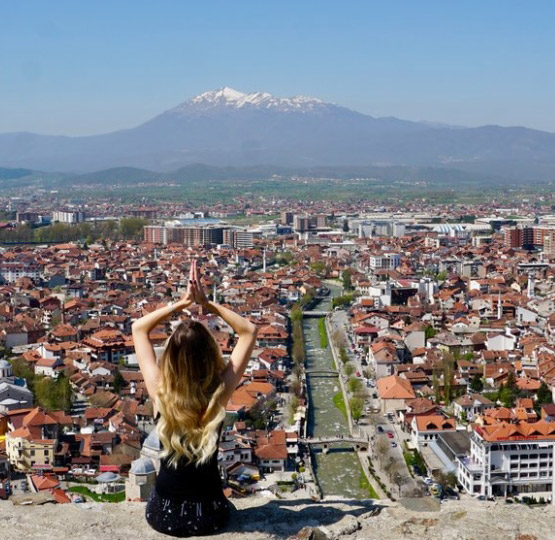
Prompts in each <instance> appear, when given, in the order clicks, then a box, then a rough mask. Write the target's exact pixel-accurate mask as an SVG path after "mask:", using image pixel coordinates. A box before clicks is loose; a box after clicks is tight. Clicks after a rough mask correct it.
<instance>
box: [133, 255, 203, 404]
mask: <svg viewBox="0 0 555 540" xmlns="http://www.w3.org/2000/svg"><path fill="white" fill-rule="evenodd" d="M192 276H193V265H191V272H190V278H191V279H189V284H188V286H187V292H186V293H185V295H184V296H183V298H181V299H180V300H178V301H177V302H175V303H173V304H168V305H167V306H164V307H161V308H158V309H156V310H154V311H153V312H151V313H149V314H148V315H145V316H144V317H141V318H140V319H137V320H136V321H135V322H134V323H133V324H132V325H131V333H132V335H133V345H134V346H135V353H136V354H137V360H138V362H139V368H140V370H141V373H142V374H143V377H144V380H145V385H146V389H147V391H148V394H149V396H150V397H151V398H152V399H154V397H155V396H156V389H157V388H158V380H159V378H160V368H159V367H158V363H157V362H156V354H155V352H154V347H153V346H152V342H151V341H150V337H149V334H150V332H151V331H152V330H153V329H154V328H155V327H156V326H157V325H158V324H159V323H160V322H162V321H163V320H165V319H167V318H168V317H169V316H170V315H171V314H172V313H173V312H174V311H178V310H182V309H185V308H188V307H189V306H190V305H191V304H192V303H193V294H192Z"/></svg>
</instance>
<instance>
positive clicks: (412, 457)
mask: <svg viewBox="0 0 555 540" xmlns="http://www.w3.org/2000/svg"><path fill="white" fill-rule="evenodd" d="M403 457H404V458H405V462H406V464H407V467H408V469H409V472H410V473H411V474H412V467H413V466H416V467H418V468H419V469H420V471H421V472H422V474H426V464H425V463H424V459H422V456H421V455H420V452H418V451H417V450H403Z"/></svg>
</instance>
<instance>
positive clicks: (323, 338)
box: [318, 317, 328, 349]
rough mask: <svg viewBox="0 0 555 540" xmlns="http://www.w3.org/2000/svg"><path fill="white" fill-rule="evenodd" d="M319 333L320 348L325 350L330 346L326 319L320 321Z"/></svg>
mask: <svg viewBox="0 0 555 540" xmlns="http://www.w3.org/2000/svg"><path fill="white" fill-rule="evenodd" d="M318 332H319V333H320V347H321V348H322V349H325V348H326V347H327V346H328V333H327V331H326V319H325V317H322V318H321V319H320V320H319V321H318Z"/></svg>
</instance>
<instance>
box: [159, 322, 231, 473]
mask: <svg viewBox="0 0 555 540" xmlns="http://www.w3.org/2000/svg"><path fill="white" fill-rule="evenodd" d="M224 367H225V364H224V361H223V358H222V355H221V352H220V348H219V346H218V344H217V343H216V340H215V339H214V336H213V335H212V334H211V333H210V331H209V330H208V328H206V327H205V326H204V325H203V324H202V323H200V322H198V321H184V322H182V323H181V324H180V325H179V326H178V327H177V328H176V329H175V331H174V332H173V334H172V335H171V337H170V338H169V340H168V342H167V345H166V347H165V349H164V352H163V353H162V356H161V358H160V371H161V379H160V383H159V385H158V391H157V394H156V403H157V406H158V410H159V411H160V420H159V421H158V424H157V430H158V436H159V438H160V442H161V443H162V445H163V451H162V455H161V457H162V458H167V462H168V464H169V465H170V466H172V467H176V466H177V464H178V462H179V460H180V459H181V458H184V459H185V460H186V461H187V462H188V463H196V464H197V465H199V464H201V463H204V462H206V461H207V460H208V459H209V458H210V457H211V455H212V454H213V452H214V451H215V449H216V446H217V444H218V426H219V424H220V422H221V421H222V420H223V419H224V417H225V410H224V407H223V406H222V405H221V403H220V396H221V395H222V392H223V391H224V383H223V380H222V376H221V373H222V371H223V369H224Z"/></svg>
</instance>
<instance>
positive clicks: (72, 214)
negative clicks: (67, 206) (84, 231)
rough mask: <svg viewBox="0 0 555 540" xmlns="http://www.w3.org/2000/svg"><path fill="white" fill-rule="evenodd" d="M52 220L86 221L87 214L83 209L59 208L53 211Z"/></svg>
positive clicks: (62, 221)
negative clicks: (69, 209) (67, 209)
mask: <svg viewBox="0 0 555 540" xmlns="http://www.w3.org/2000/svg"><path fill="white" fill-rule="evenodd" d="M52 221H58V222H60V223H72V224H74V223H82V222H83V221H85V214H84V213H83V211H81V210H71V211H67V212H66V211H63V210H57V211H55V212H53V213H52Z"/></svg>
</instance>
